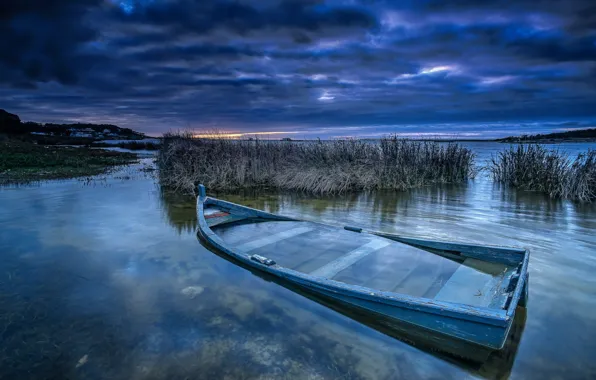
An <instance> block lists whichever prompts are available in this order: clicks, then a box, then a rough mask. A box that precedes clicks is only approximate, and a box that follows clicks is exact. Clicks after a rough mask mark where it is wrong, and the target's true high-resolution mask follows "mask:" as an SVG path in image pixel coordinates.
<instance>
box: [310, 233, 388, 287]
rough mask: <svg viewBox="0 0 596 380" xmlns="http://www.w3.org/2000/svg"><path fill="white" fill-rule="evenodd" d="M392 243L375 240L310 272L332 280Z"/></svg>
mask: <svg viewBox="0 0 596 380" xmlns="http://www.w3.org/2000/svg"><path fill="white" fill-rule="evenodd" d="M390 244H391V241H389V240H382V239H374V240H371V241H369V242H368V243H366V244H364V245H363V246H361V247H358V248H356V249H354V250H353V251H350V252H348V253H346V254H345V255H343V256H341V257H339V258H337V259H335V260H333V261H332V262H330V263H327V264H325V265H323V266H322V267H320V268H318V269H315V270H314V271H312V272H310V274H311V275H313V276H318V277H323V278H332V277H334V276H335V275H336V274H338V273H339V272H341V271H342V270H344V269H346V268H348V267H349V266H351V265H353V264H355V263H356V262H358V261H360V260H362V259H363V258H364V257H366V256H368V255H370V254H371V253H373V252H375V251H378V250H379V249H381V248H385V247H386V246H388V245H390Z"/></svg>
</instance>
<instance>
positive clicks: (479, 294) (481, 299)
mask: <svg viewBox="0 0 596 380" xmlns="http://www.w3.org/2000/svg"><path fill="white" fill-rule="evenodd" d="M467 260H468V259H466V261H467ZM466 261H464V263H463V264H462V265H460V267H459V268H458V269H457V270H456V271H455V273H454V274H453V276H451V278H450V279H449V280H448V281H447V283H446V284H445V286H443V288H442V289H441V290H439V292H438V293H437V295H436V296H435V297H434V299H435V300H439V301H447V302H457V303H462V304H466V305H473V306H481V307H486V306H488V305H489V304H490V303H491V301H492V300H493V298H494V296H495V292H496V291H498V289H499V285H500V283H501V281H502V280H503V276H502V275H499V276H493V275H491V274H487V273H483V272H481V271H478V270H476V269H474V268H472V267H470V266H467V265H466Z"/></svg>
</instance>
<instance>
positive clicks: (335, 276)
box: [203, 205, 518, 309]
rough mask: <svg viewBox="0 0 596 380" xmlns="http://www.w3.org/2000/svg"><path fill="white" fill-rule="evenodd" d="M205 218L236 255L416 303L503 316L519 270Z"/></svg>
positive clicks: (321, 229) (285, 226) (302, 225)
mask: <svg viewBox="0 0 596 380" xmlns="http://www.w3.org/2000/svg"><path fill="white" fill-rule="evenodd" d="M203 215H204V216H205V220H206V222H207V224H208V225H209V227H210V228H211V230H212V231H213V232H214V233H215V234H217V235H218V236H219V237H220V238H221V239H222V240H223V241H224V242H225V243H226V244H227V245H228V246H229V247H230V248H231V249H234V250H236V251H238V252H242V253H245V254H246V255H248V256H255V257H258V258H260V259H268V260H272V261H274V262H275V263H276V264H278V265H280V266H283V267H285V268H288V269H292V270H295V271H298V272H302V273H305V274H309V275H312V276H316V277H321V278H325V279H330V280H334V281H339V282H343V283H345V284H349V285H357V286H362V287H366V288H370V289H375V290H380V291H385V292H393V293H400V294H406V295H410V296H414V297H423V298H428V299H434V300H439V301H447V302H454V303H459V304H466V305H471V306H476V307H485V308H490V309H505V308H506V307H507V299H508V296H509V294H510V292H511V290H512V288H511V286H510V285H511V284H510V282H511V279H512V278H513V277H514V276H515V274H516V273H517V269H518V266H517V265H506V264H503V263H497V262H489V261H484V260H479V259H478V258H472V257H461V256H455V255H449V254H445V255H441V254H439V253H437V252H436V251H435V252H431V251H430V250H426V249H421V248H417V247H414V246H412V245H408V244H404V243H402V242H398V241H394V240H391V239H388V238H385V237H380V236H377V235H373V234H368V233H363V234H361V233H355V232H353V231H348V230H346V229H341V228H337V227H333V226H327V225H323V224H319V223H312V222H306V221H275V220H266V219H259V218H251V217H247V216H246V215H245V214H243V213H235V212H233V211H230V210H228V209H226V208H222V207H220V206H215V205H206V206H205V209H204V212H203Z"/></svg>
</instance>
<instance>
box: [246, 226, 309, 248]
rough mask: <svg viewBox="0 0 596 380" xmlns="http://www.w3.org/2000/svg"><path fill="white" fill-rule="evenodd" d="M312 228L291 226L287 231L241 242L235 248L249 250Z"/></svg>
mask: <svg viewBox="0 0 596 380" xmlns="http://www.w3.org/2000/svg"><path fill="white" fill-rule="evenodd" d="M312 230H313V229H312V228H310V227H297V228H292V229H291V230H287V231H283V232H279V233H276V234H274V235H270V236H267V237H264V238H261V239H257V240H252V241H249V242H247V243H244V244H241V245H239V246H237V247H236V248H237V249H239V250H240V251H243V252H250V251H252V250H253V249H257V248H261V247H264V246H266V245H269V244H272V243H275V242H278V241H281V240H284V239H288V238H291V237H293V236H297V235H300V234H304V233H307V232H309V231H312Z"/></svg>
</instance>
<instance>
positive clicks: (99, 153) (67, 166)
mask: <svg viewBox="0 0 596 380" xmlns="http://www.w3.org/2000/svg"><path fill="white" fill-rule="evenodd" d="M135 159H136V155H135V154H131V153H120V152H110V151H105V150H101V149H88V148H73V147H57V146H42V145H36V144H31V143H23V142H20V141H11V140H8V141H3V142H0V184H5V183H19V182H29V181H37V180H44V179H58V178H73V177H82V176H91V175H95V174H100V173H103V172H105V171H106V170H108V169H109V168H112V167H114V166H116V165H123V164H127V163H130V162H132V161H134V160H135Z"/></svg>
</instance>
